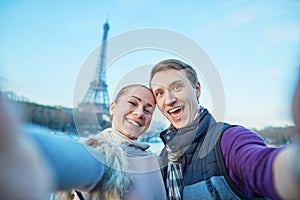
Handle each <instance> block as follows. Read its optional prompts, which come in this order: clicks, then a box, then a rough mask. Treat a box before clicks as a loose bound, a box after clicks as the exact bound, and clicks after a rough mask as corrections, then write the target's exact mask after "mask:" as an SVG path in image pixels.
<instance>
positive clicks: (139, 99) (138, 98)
mask: <svg viewBox="0 0 300 200" xmlns="http://www.w3.org/2000/svg"><path fill="white" fill-rule="evenodd" d="M130 97H132V98H135V99H137V100H138V101H142V99H141V98H140V97H137V96H130ZM147 106H149V107H152V108H153V106H152V105H151V104H150V103H147Z"/></svg>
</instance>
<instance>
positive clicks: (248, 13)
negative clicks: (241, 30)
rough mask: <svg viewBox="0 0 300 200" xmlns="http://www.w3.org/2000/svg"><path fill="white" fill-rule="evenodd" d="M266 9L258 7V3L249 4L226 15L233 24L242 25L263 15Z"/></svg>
mask: <svg viewBox="0 0 300 200" xmlns="http://www.w3.org/2000/svg"><path fill="white" fill-rule="evenodd" d="M265 12H266V11H265V10H263V9H260V8H258V6H257V5H255V4H252V5H247V6H246V7H244V8H241V9H239V10H237V11H235V12H233V13H232V14H230V15H228V16H227V17H226V20H227V21H228V23H229V24H230V25H231V26H242V25H244V24H247V23H249V22H252V21H254V20H256V19H257V18H259V17H260V16H261V15H263V14H264V13H265Z"/></svg>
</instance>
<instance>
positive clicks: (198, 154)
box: [160, 122, 262, 200]
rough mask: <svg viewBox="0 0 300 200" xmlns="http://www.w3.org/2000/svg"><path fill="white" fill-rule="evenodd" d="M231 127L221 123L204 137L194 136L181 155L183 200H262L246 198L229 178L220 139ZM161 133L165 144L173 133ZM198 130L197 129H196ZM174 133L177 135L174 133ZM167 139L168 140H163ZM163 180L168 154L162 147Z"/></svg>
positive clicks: (203, 135)
mask: <svg viewBox="0 0 300 200" xmlns="http://www.w3.org/2000/svg"><path fill="white" fill-rule="evenodd" d="M229 127H232V125H229V124H224V123H221V122H219V123H214V124H213V125H211V126H210V127H209V129H208V131H207V132H206V134H200V133H196V137H195V138H194V140H193V141H192V143H191V145H190V147H189V148H188V149H187V150H186V151H185V153H184V154H183V160H182V169H183V181H184V190H183V199H189V200H193V199H195V200H198V199H208V200H209V199H262V198H259V197H258V198H256V197H249V196H247V195H246V194H244V193H242V192H241V191H240V190H239V189H238V188H237V187H236V186H235V185H234V183H233V181H232V179H231V178H230V177H229V175H228V172H227V169H226V166H225V161H224V158H223V155H222V151H221V144H220V141H221V136H222V134H223V132H224V131H225V130H226V129H228V128H229ZM166 131H167V130H165V131H163V132H162V133H161V135H160V136H161V138H162V140H163V142H164V143H165V144H168V143H169V142H170V140H169V138H170V135H171V138H172V137H175V135H173V136H172V133H168V134H164V133H166ZM195 131H199V130H195ZM173 134H176V132H174V133H173ZM166 137H169V138H166ZM160 156H161V159H162V164H163V166H165V167H164V168H163V178H164V181H165V182H166V174H167V162H168V152H167V151H166V148H164V149H163V150H162V152H161V155H160Z"/></svg>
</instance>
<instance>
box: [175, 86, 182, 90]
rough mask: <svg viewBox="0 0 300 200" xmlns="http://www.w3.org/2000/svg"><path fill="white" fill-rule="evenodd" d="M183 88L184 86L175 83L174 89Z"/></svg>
mask: <svg viewBox="0 0 300 200" xmlns="http://www.w3.org/2000/svg"><path fill="white" fill-rule="evenodd" d="M181 88H182V86H181V85H175V86H174V90H180V89H181Z"/></svg>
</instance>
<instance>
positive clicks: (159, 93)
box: [155, 92, 163, 97]
mask: <svg viewBox="0 0 300 200" xmlns="http://www.w3.org/2000/svg"><path fill="white" fill-rule="evenodd" d="M162 95H163V93H162V92H156V93H155V96H156V97H160V96H162Z"/></svg>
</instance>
